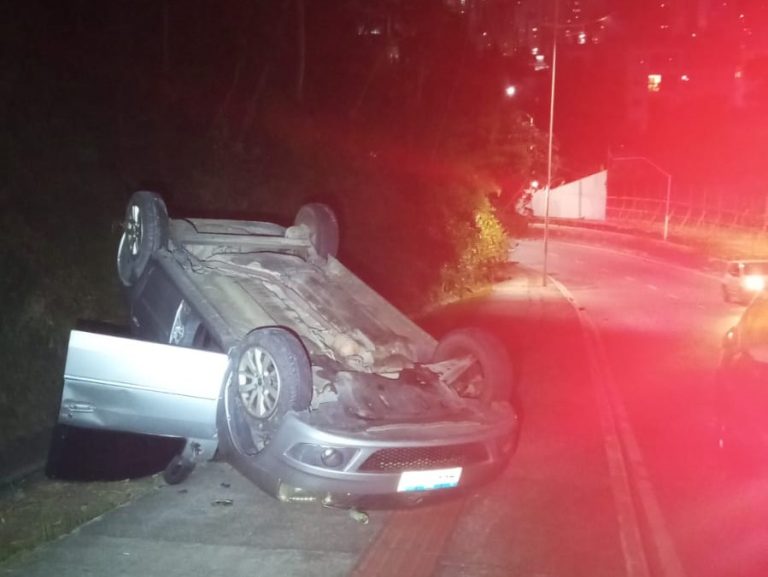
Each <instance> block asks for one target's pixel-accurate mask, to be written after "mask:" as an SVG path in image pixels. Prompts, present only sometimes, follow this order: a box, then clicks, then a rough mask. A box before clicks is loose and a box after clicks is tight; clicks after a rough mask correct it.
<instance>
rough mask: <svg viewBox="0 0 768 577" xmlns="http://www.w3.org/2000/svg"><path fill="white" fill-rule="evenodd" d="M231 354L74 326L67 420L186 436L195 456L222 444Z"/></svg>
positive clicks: (63, 411) (64, 408)
mask: <svg viewBox="0 0 768 577" xmlns="http://www.w3.org/2000/svg"><path fill="white" fill-rule="evenodd" d="M228 363H229V359H228V357H227V355H225V354H223V353H215V352H209V351H201V350H197V349H191V348H185V347H180V346H173V345H165V344H158V343H152V342H146V341H139V340H136V339H131V338H123V337H115V336H109V335H103V334H97V333H91V332H84V331H72V332H71V333H70V337H69V347H68V350H67V361H66V367H65V369H64V390H63V392H62V397H61V407H60V410H59V417H58V420H59V423H60V424H64V425H70V426H74V427H84V428H89V429H105V430H111V431H121V432H129V433H140V434H147V435H158V436H168V437H179V438H184V439H186V440H187V449H185V456H186V458H187V459H194V460H202V459H204V458H210V457H212V456H213V453H214V452H215V450H216V446H217V434H216V407H217V403H218V398H219V393H220V391H221V386H222V383H223V382H224V378H225V376H226V373H227V367H228Z"/></svg>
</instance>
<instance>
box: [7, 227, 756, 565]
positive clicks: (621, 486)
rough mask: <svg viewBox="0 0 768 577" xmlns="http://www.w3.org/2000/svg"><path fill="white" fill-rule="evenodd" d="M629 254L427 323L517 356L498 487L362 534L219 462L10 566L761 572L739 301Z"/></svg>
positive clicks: (521, 279) (588, 251)
mask: <svg viewBox="0 0 768 577" xmlns="http://www.w3.org/2000/svg"><path fill="white" fill-rule="evenodd" d="M615 244H616V243H611V242H606V241H605V239H603V241H602V247H601V248H594V247H592V248H590V247H586V246H579V245H573V244H569V243H563V242H561V241H557V242H554V241H553V242H552V243H551V244H550V249H551V250H550V254H549V270H550V272H551V273H552V275H553V278H554V279H556V280H557V282H550V283H548V284H547V286H542V279H541V277H540V276H539V275H538V274H536V273H535V272H534V273H531V272H530V271H529V272H525V271H522V270H521V271H519V274H518V275H517V276H516V277H515V278H514V279H512V280H510V281H508V282H504V283H501V284H499V285H498V286H496V287H495V289H494V290H493V292H492V293H490V294H487V295H481V296H478V297H477V298H475V299H470V300H468V301H466V302H463V303H461V304H460V305H456V306H453V307H450V308H449V309H447V310H445V311H441V312H440V314H439V315H436V316H434V317H432V318H430V319H427V320H426V321H425V322H426V324H427V326H428V328H430V329H431V330H432V331H433V332H434V333H435V334H437V335H439V334H440V333H442V332H444V331H447V330H448V329H450V328H451V327H453V326H457V325H465V324H472V325H479V326H483V327H485V328H486V329H488V330H490V331H492V332H494V333H496V334H497V335H498V336H499V337H500V338H502V340H503V341H504V342H505V343H506V345H507V347H508V349H509V351H510V353H511V354H512V355H513V358H514V361H515V366H516V372H517V400H516V402H517V403H518V405H519V406H520V407H521V410H522V413H523V430H522V437H521V440H520V446H519V449H518V452H517V454H516V455H515V457H514V458H513V460H512V463H511V464H510V466H509V467H508V469H507V470H506V471H505V472H504V474H503V475H502V476H501V477H500V478H498V479H496V480H495V481H494V482H492V483H491V484H489V485H488V486H486V487H483V488H481V489H479V490H477V491H475V492H473V493H471V494H469V495H467V496H465V497H464V498H462V499H458V500H455V501H453V502H449V503H446V504H444V505H439V506H433V507H428V508H420V509H415V510H411V511H398V512H392V511H370V512H369V522H368V523H367V524H362V523H359V522H356V521H354V520H353V519H352V518H351V516H350V514H349V513H348V512H346V511H338V510H328V509H322V508H319V507H316V506H300V505H284V504H280V503H278V502H277V501H275V500H273V499H271V498H269V497H267V496H266V495H264V494H263V493H261V492H259V491H258V489H256V488H255V487H253V486H252V485H250V484H249V483H248V482H247V481H245V479H244V478H242V477H240V476H239V475H238V474H237V473H236V472H234V471H233V470H232V469H231V468H230V467H228V466H227V465H226V464H224V463H210V464H207V465H206V466H204V467H201V468H200V469H199V470H196V471H195V472H194V473H193V475H192V476H191V477H190V479H189V480H188V481H187V482H186V483H185V484H184V485H182V486H177V487H163V488H161V489H159V490H157V491H155V492H154V493H151V494H150V495H147V496H146V497H144V498H142V499H139V500H137V501H136V502H134V503H131V504H129V505H128V506H125V507H123V508H121V509H118V510H116V511H114V512H112V513H109V514H107V515H105V516H104V517H102V518H100V519H97V520H96V521H94V522H91V523H90V524H88V525H86V526H84V527H82V528H81V529H79V530H78V531H76V532H75V533H73V534H71V535H69V536H67V537H65V538H63V539H61V540H59V541H57V542H55V543H51V544H48V545H46V546H43V547H41V548H39V549H38V550H36V551H34V552H32V553H31V554H29V555H26V556H24V557H21V558H17V559H13V560H11V561H10V562H8V563H5V564H4V565H0V575H51V574H56V575H60V576H69V575H72V576H74V575H78V576H79V575H125V576H134V575H135V576H142V577H146V576H151V575H162V576H163V577H172V576H175V575H179V576H182V575H184V576H190V575H227V576H228V577H230V576H233V577H234V576H238V575H243V576H245V575H248V576H249V577H253V576H259V575H264V576H290V575H297V576H298V575H302V576H303V575H313V576H320V577H323V576H331V575H338V576H343V575H354V576H356V577H363V576H366V575H397V576H398V577H409V576H413V577H417V576H422V577H426V576H428V575H432V576H440V577H442V576H445V577H457V576H473V577H474V576H477V577H501V576H505V577H506V576H510V575H521V576H530V577H534V576H535V577H556V576H557V577H577V576H582V575H583V576H590V577H601V576H605V577H609V576H610V577H615V576H621V575H627V576H628V577H646V576H648V575H659V576H661V575H663V576H665V577H683V576H688V577H698V576H705V577H706V576H709V575H712V576H715V575H717V576H719V575H723V576H725V575H752V574H754V575H757V574H760V573H754V572H751V571H753V570H754V569H756V568H759V567H760V566H761V564H762V566H763V567H766V566H768V565H766V564H765V561H766V557H765V555H766V553H765V552H768V546H765V539H762V537H764V536H765V531H764V530H763V532H760V529H759V523H758V521H759V517H761V516H762V518H763V519H765V518H766V517H765V514H764V513H765V507H766V503H764V501H765V498H764V497H760V495H759V493H760V488H761V486H760V484H759V481H757V480H754V479H753V480H751V481H749V483H752V484H750V485H748V486H744V485H742V484H741V483H742V482H746V481H743V480H741V479H734V478H731V477H729V476H727V475H721V474H720V473H721V471H720V470H719V469H718V464H717V459H716V455H714V454H713V452H712V451H711V450H710V449H711V445H710V441H711V436H708V434H709V432H710V429H711V427H710V424H711V415H712V403H713V399H712V395H711V392H712V388H711V376H712V370H713V368H714V364H715V363H716V360H717V349H718V345H719V342H720V338H721V335H722V333H723V332H724V330H725V329H726V328H727V327H728V325H729V324H731V323H732V322H733V321H734V320H735V318H736V316H737V314H738V312H739V311H740V309H739V308H738V307H736V306H734V305H726V304H725V303H722V302H721V301H720V300H719V292H718V290H717V281H716V279H715V278H714V277H713V276H712V275H711V274H709V273H708V274H702V273H700V272H697V271H696V270H695V269H691V268H687V265H688V264H690V263H686V267H683V266H679V264H680V263H679V262H678V261H676V260H675V259H674V258H670V257H669V255H663V258H664V260H658V261H657V260H649V259H648V258H647V257H643V258H639V257H638V256H637V252H636V251H635V250H634V248H629V247H626V246H624V247H623V248H622V249H621V250H618V251H617V250H615V249H612V248H608V247H609V246H611V245H615ZM541 255H542V251H541V242H540V241H536V240H532V241H526V242H525V243H523V244H521V245H520V246H519V247H518V248H517V250H516V251H515V253H514V255H513V256H514V258H515V259H517V260H519V261H520V262H522V263H525V264H526V265H529V266H531V267H533V269H534V270H536V269H540V267H541V264H542V263H541ZM670 263H672V264H670ZM558 283H559V284H558ZM569 298H570V299H572V300H568V299H569ZM755 483H757V484H755ZM763 493H765V491H763ZM724 527H726V528H727V530H728V531H730V533H729V534H728V535H725V534H724V532H723V531H724ZM762 574H764V572H763V573H762Z"/></svg>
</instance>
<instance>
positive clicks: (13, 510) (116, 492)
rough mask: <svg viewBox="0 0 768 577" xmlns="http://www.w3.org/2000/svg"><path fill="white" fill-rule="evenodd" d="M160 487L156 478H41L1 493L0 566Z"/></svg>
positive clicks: (20, 483)
mask: <svg viewBox="0 0 768 577" xmlns="http://www.w3.org/2000/svg"><path fill="white" fill-rule="evenodd" d="M161 485H162V481H160V480H159V478H158V476H157V475H155V476H152V477H145V478H142V479H135V480H125V481H116V482H94V483H77V482H63V481H51V480H49V479H46V478H44V477H43V476H42V474H39V475H35V476H32V477H28V478H26V479H24V480H23V481H20V482H18V483H16V484H14V485H12V486H9V487H6V488H5V489H3V490H2V491H0V563H2V562H3V561H6V560H7V559H9V558H11V557H12V556H15V555H18V554H20V553H22V552H24V551H29V550H31V549H33V548H34V547H36V546H38V545H40V544H42V543H45V542H47V541H52V540H54V539H57V538H58V537H61V536H62V535H66V534H67V533H70V532H71V531H73V530H74V529H76V528H77V527H79V526H81V525H82V524H84V523H86V522H88V521H90V520H92V519H95V518H97V517H99V516H100V515H103V514H104V513H106V512H107V511H110V510H112V509H114V508H115V507H119V506H120V505H123V504H125V503H128V502H130V501H132V500H134V499H136V498H138V497H140V496H142V495H145V494H147V493H149V492H151V491H154V490H156V489H157V488H158V487H159V486H161Z"/></svg>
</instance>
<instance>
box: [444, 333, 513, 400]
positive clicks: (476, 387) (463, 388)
mask: <svg viewBox="0 0 768 577" xmlns="http://www.w3.org/2000/svg"><path fill="white" fill-rule="evenodd" d="M462 358H464V359H469V360H470V363H469V364H468V365H467V367H466V368H465V369H464V370H463V371H461V373H460V374H459V375H458V376H457V377H456V378H455V379H453V381H452V383H451V386H453V388H454V389H455V390H456V392H457V393H458V394H459V396H462V397H465V398H474V399H478V400H480V401H483V402H486V403H490V402H493V401H511V400H512V392H513V388H514V371H513V368H512V361H511V359H510V357H509V353H508V352H507V350H506V349H505V348H504V345H503V344H502V343H501V341H499V340H498V339H497V338H496V337H494V336H492V335H490V334H489V333H487V332H486V331H484V330H482V329H476V328H463V329H457V330H454V331H451V332H450V333H448V334H447V335H445V337H443V338H442V339H441V340H440V342H439V343H438V345H437V348H436V349H435V353H434V356H433V361H435V362H442V361H446V360H449V359H462Z"/></svg>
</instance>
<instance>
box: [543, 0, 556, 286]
mask: <svg viewBox="0 0 768 577" xmlns="http://www.w3.org/2000/svg"><path fill="white" fill-rule="evenodd" d="M558 9H559V2H558V0H555V20H554V25H553V27H552V81H551V84H552V89H551V91H550V95H549V148H548V150H547V188H546V190H545V192H544V266H543V270H542V275H541V284H542V286H547V256H548V253H549V250H548V249H549V193H550V191H551V190H552V147H553V141H554V135H555V79H556V78H557V17H558Z"/></svg>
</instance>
